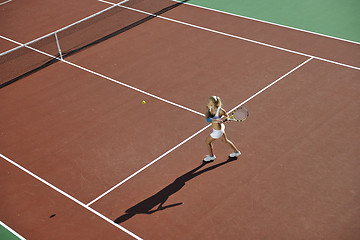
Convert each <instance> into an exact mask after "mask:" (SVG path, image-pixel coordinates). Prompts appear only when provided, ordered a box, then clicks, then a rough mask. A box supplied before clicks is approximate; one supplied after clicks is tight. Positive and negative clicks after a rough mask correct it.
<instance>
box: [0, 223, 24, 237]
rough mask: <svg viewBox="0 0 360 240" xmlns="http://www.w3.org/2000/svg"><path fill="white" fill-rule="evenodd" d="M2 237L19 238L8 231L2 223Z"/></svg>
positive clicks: (0, 235) (0, 226)
mask: <svg viewBox="0 0 360 240" xmlns="http://www.w3.org/2000/svg"><path fill="white" fill-rule="evenodd" d="M0 239H1V240H19V238H18V237H16V236H15V235H14V234H12V233H11V232H10V231H8V230H7V229H6V228H5V227H3V226H2V225H0Z"/></svg>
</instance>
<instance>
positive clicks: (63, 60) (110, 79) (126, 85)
mask: <svg viewBox="0 0 360 240" xmlns="http://www.w3.org/2000/svg"><path fill="white" fill-rule="evenodd" d="M0 38H3V39H5V40H7V41H10V42H13V43H15V44H18V45H22V44H21V43H19V42H17V41H15V40H12V39H10V38H7V37H4V36H1V35H0ZM25 47H26V48H29V49H31V50H33V51H36V52H38V53H41V54H44V55H46V56H48V57H51V58H54V59H57V60H59V61H61V62H64V63H67V64H69V65H71V66H73V67H76V68H79V69H81V70H84V71H86V72H89V73H92V74H94V75H97V76H99V77H101V78H104V79H107V80H109V81H112V82H114V83H117V84H119V85H122V86H124V87H127V88H130V89H132V90H135V91H137V92H140V93H142V94H145V95H147V96H149V97H152V98H155V99H158V100H160V101H163V102H166V103H168V104H171V105H173V106H176V107H179V108H182V109H184V110H187V111H189V112H192V113H195V114H197V115H200V116H202V117H204V116H205V114H203V113H200V112H197V111H195V110H193V109H191V108H188V107H185V106H182V105H180V104H177V103H175V102H172V101H169V100H166V99H164V98H161V97H159V96H156V95H154V94H152V93H149V92H146V91H143V90H141V89H139V88H136V87H133V86H131V85H129V84H126V83H123V82H120V81H118V80H115V79H113V78H110V77H108V76H105V75H103V74H101V73H98V72H95V71H92V70H90V69H87V68H85V67H82V66H80V65H77V64H75V63H72V62H69V61H67V60H65V59H62V58H58V57H55V56H52V55H50V54H48V53H45V52H43V51H40V50H38V49H36V48H33V47H30V46H25Z"/></svg>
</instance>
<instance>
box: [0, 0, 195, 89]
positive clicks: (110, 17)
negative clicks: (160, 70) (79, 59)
mask: <svg viewBox="0 0 360 240" xmlns="http://www.w3.org/2000/svg"><path fill="white" fill-rule="evenodd" d="M187 1H188V0H183V1H180V2H175V1H171V0H125V1H123V2H120V3H116V4H114V3H109V4H111V6H110V7H108V8H106V9H104V10H102V11H100V12H97V13H95V14H93V15H91V16H89V17H86V18H84V19H82V20H80V21H78V22H75V23H73V24H70V25H68V26H66V27H64V28H62V29H59V30H57V31H55V32H53V33H50V34H48V35H45V36H43V37H41V38H38V39H35V40H33V41H31V42H28V43H26V44H23V45H20V44H19V43H18V44H19V46H18V47H16V48H13V49H11V50H9V51H6V52H4V53H1V54H0V65H1V69H2V70H1V71H2V73H1V75H0V88H2V87H5V86H7V85H9V84H11V83H14V82H16V81H18V80H20V79H22V78H24V77H26V76H28V75H30V74H32V73H35V72H37V71H39V70H41V69H43V68H45V67H47V66H50V65H52V64H54V63H56V62H58V61H61V60H62V59H65V58H67V57H69V56H71V55H73V54H76V53H77V52H79V51H82V50H84V49H86V48H89V47H91V46H94V45H96V44H99V43H101V42H103V41H106V40H107V39H110V38H112V37H115V36H117V35H119V34H121V33H123V32H126V31H128V30H130V29H132V28H134V27H136V26H138V25H140V24H143V23H145V22H147V21H149V20H151V19H153V18H155V17H156V16H159V15H161V14H164V13H166V12H168V11H170V10H172V9H174V8H176V7H178V6H180V5H181V4H183V3H184V2H187ZM104 2H105V1H104ZM135 9H136V10H140V11H134V10H135Z"/></svg>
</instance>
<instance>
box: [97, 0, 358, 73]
mask: <svg viewBox="0 0 360 240" xmlns="http://www.w3.org/2000/svg"><path fill="white" fill-rule="evenodd" d="M98 1H100V2H104V3H107V4H110V5H115V3H111V2H108V1H104V0H98ZM118 7H121V8H126V9H129V10H132V11H135V12H139V13H143V14H147V15H150V16H155V17H158V18H160V19H163V20H167V21H170V22H175V23H179V24H182V25H185V26H189V27H193V28H197V29H201V30H205V31H208V32H212V33H216V34H220V35H223V36H227V37H231V38H236V39H240V40H244V41H247V42H251V43H255V44H258V45H262V46H266V47H270V48H274V49H277V50H281V51H285V52H289V53H294V54H297V55H301V56H305V57H308V58H314V59H317V60H320V61H324V62H328V63H333V64H336V65H340V66H343V67H348V68H353V69H356V70H360V67H355V66H352V65H348V64H344V63H340V62H336V61H332V60H329V59H326V58H321V57H317V56H313V55H310V54H306V53H302V52H298V51H293V50H290V49H287V48H282V47H278V46H275V45H271V44H267V43H263V42H259V41H255V40H251V39H248V38H244V37H240V36H237V35H233V34H230V33H225V32H221V31H217V30H213V29H210V28H206V27H201V26H197V25H194V24H191V23H186V22H182V21H178V20H175V19H171V18H168V17H163V16H160V15H156V14H153V13H149V12H145V11H142V10H139V9H135V8H131V7H127V6H123V5H119V6H118Z"/></svg>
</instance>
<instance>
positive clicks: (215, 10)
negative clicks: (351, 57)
mask: <svg viewBox="0 0 360 240" xmlns="http://www.w3.org/2000/svg"><path fill="white" fill-rule="evenodd" d="M171 1H173V2H181V1H178V0H171ZM183 4H186V5H189V6H193V7H197V8H202V9H206V10H209V11H213V12H219V13H223V14H227V15H230V16H235V17H239V18H245V19H249V20H253V21H257V22H262V23H267V24H271V25H274V26H278V27H283V28H288V29H292V30H296V31H299V32H305V33H310V34H314V35H318V36H321V37H327V38H331V39H335V40H340V41H344V42H349V43H354V44H358V45H360V43H359V42H355V41H351V40H347V39H343V38H338V37H334V36H330V35H326V34H322V33H317V32H312V31H308V30H304V29H301V28H296V27H290V26H287V25H283V24H279V23H274V22H269V21H265V20H261V19H257V18H252V17H247V16H244V15H240V14H235V13H230V12H225V11H222V10H218V9H214V8H209V7H204V6H200V5H197V4H193V3H188V2H184V3H183Z"/></svg>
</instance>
